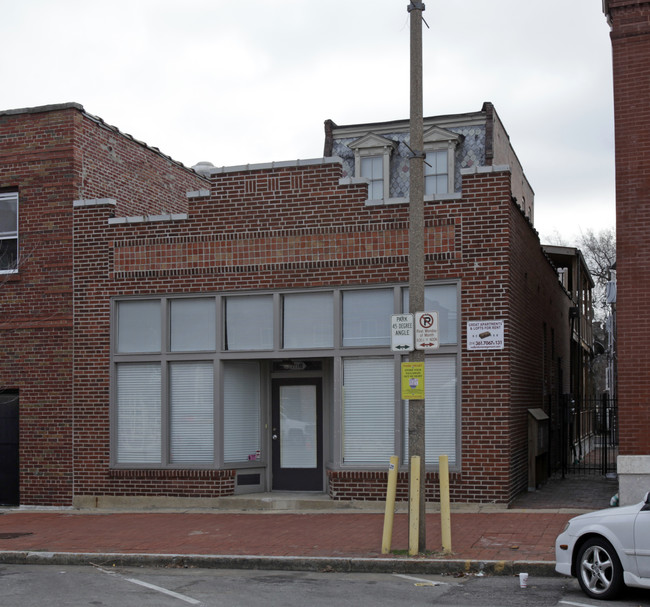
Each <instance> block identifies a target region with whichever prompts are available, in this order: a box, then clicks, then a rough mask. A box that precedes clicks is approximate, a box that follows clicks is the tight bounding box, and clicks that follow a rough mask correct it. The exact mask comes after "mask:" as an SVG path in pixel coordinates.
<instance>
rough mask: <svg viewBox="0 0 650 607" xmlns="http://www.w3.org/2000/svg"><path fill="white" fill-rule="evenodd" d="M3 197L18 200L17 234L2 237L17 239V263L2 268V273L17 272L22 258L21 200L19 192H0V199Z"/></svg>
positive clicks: (3, 238) (4, 238)
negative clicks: (19, 224)
mask: <svg viewBox="0 0 650 607" xmlns="http://www.w3.org/2000/svg"><path fill="white" fill-rule="evenodd" d="M2 199H5V200H12V199H15V200H16V235H15V236H5V237H2V240H14V239H15V240H16V263H15V265H14V267H13V268H6V269H4V270H3V269H1V268H0V274H17V273H18V266H19V260H20V240H19V234H18V219H19V217H20V201H19V198H18V192H2V193H0V200H2Z"/></svg>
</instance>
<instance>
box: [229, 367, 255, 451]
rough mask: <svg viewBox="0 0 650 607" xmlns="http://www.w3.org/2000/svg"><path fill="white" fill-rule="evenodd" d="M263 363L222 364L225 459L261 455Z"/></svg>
mask: <svg viewBox="0 0 650 607" xmlns="http://www.w3.org/2000/svg"><path fill="white" fill-rule="evenodd" d="M260 409H261V406H260V367H259V364H258V363H256V362H234V361H233V362H231V361H228V362H225V363H224V366H223V441H224V445H223V459H224V462H226V463H231V462H244V461H249V460H251V459H258V455H259V449H260Z"/></svg>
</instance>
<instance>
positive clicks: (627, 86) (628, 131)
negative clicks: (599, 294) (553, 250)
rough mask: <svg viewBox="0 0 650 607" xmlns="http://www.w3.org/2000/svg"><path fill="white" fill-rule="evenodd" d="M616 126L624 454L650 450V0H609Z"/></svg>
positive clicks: (621, 415)
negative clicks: (649, 305)
mask: <svg viewBox="0 0 650 607" xmlns="http://www.w3.org/2000/svg"><path fill="white" fill-rule="evenodd" d="M609 9H610V18H611V24H612V33H611V40H612V57H613V73H614V109H615V114H614V116H615V118H614V120H615V131H616V136H615V138H616V231H617V251H616V254H617V259H616V266H617V304H616V308H617V323H618V338H617V345H618V399H619V400H618V403H619V423H620V435H619V436H620V447H619V449H620V454H621V455H644V454H648V453H650V432H648V428H650V373H648V369H649V368H650V349H649V348H648V344H649V343H650V315H649V314H648V295H649V293H648V286H647V285H650V261H649V260H650V239H649V238H648V234H649V233H650V176H649V175H650V146H649V145H648V140H649V139H650V105H649V104H648V100H649V99H650V3H648V2H639V1H631V0H609Z"/></svg>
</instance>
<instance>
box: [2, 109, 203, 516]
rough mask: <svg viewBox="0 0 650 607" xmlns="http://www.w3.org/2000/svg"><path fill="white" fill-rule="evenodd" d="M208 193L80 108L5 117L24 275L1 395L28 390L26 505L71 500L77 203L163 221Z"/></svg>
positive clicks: (9, 322)
mask: <svg viewBox="0 0 650 607" xmlns="http://www.w3.org/2000/svg"><path fill="white" fill-rule="evenodd" d="M202 187H206V182H205V181H204V180H203V179H202V178H199V177H198V176H196V175H195V174H193V173H192V172H191V171H188V170H187V169H184V168H182V167H181V166H180V165H178V164H177V163H174V162H172V161H171V160H169V159H167V158H165V157H163V156H162V155H161V154H159V153H157V152H156V151H154V150H151V149H148V148H146V147H145V146H143V145H142V144H139V143H137V142H135V141H133V140H132V139H130V138H128V137H125V136H124V135H121V134H120V133H119V132H118V131H116V130H115V129H111V128H108V127H106V126H105V125H103V124H101V123H99V122H97V121H96V120H95V119H92V118H90V117H88V116H87V115H86V114H84V113H83V112H82V111H81V109H80V106H66V107H60V108H58V109H54V108H35V109H33V110H24V111H18V112H9V113H4V114H0V189H15V190H17V191H18V192H19V196H20V203H19V204H20V207H19V243H20V256H21V265H20V271H19V273H18V274H14V275H0V310H1V311H2V312H1V313H2V316H1V317H0V389H18V390H19V398H20V401H19V402H20V405H19V421H20V437H19V441H20V453H19V457H20V502H21V503H22V504H49V505H65V504H70V503H71V500H72V493H73V465H72V458H73V448H74V447H73V445H74V441H73V409H72V403H73V399H72V393H73V390H72V357H73V350H72V348H73V336H72V328H73V318H72V260H73V246H72V240H73V233H72V213H73V201H74V200H76V199H80V198H96V197H99V198H104V197H106V198H113V199H116V200H117V201H118V208H123V209H125V210H128V211H134V212H135V211H137V212H140V213H148V214H155V213H158V212H162V211H164V210H169V211H179V210H186V209H187V196H186V192H187V191H188V190H196V189H200V188H202ZM113 210H114V209H113ZM102 231H103V230H102ZM97 261H98V260H97V259H95V262H97ZM100 263H102V262H100ZM103 263H104V264H105V263H106V259H104V260H103ZM105 337H106V335H101V336H98V335H97V334H96V333H94V334H92V339H93V340H95V341H97V340H98V339H104V338H105ZM85 355H87V356H88V357H89V358H87V359H85V360H83V361H81V362H79V363H78V364H79V365H80V366H81V367H82V368H83V367H88V368H92V366H93V361H92V349H91V350H90V351H86V352H85ZM91 434H92V435H94V436H107V435H108V434H107V429H105V428H102V427H95V428H93V429H92V431H91Z"/></svg>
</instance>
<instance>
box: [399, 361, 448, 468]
mask: <svg viewBox="0 0 650 607" xmlns="http://www.w3.org/2000/svg"><path fill="white" fill-rule="evenodd" d="M424 390H425V399H424V415H425V422H424V425H425V428H424V430H425V431H424V441H425V449H426V455H425V458H426V462H427V464H437V463H438V458H439V457H440V456H441V455H447V456H448V458H449V464H450V465H451V464H455V463H456V357H455V356H430V357H427V358H426V361H425V366H424ZM403 444H404V452H403V453H402V460H403V461H407V460H408V401H404V440H403Z"/></svg>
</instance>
